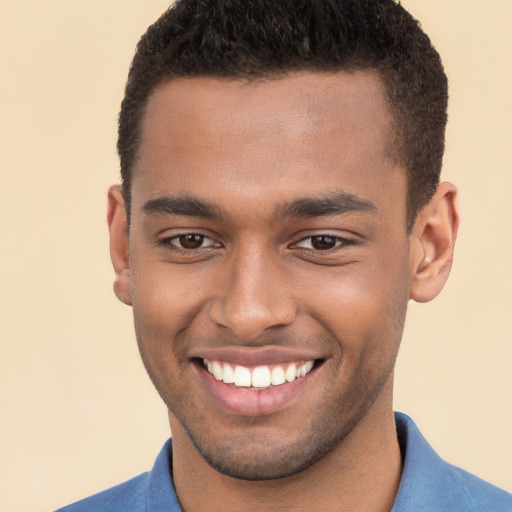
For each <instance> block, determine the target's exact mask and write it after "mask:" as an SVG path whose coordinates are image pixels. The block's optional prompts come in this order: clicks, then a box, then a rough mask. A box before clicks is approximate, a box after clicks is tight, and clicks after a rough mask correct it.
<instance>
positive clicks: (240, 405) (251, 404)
mask: <svg viewBox="0 0 512 512" xmlns="http://www.w3.org/2000/svg"><path fill="white" fill-rule="evenodd" d="M196 368H197V371H198V375H199V378H200V379H201V381H202V383H203V384H204V386H205V387H206V389H207V391H208V392H209V393H210V395H211V396H212V397H213V400H214V401H215V402H216V403H217V405H219V406H220V407H221V408H222V409H224V410H226V411H228V412H230V413H233V414H238V415H243V416H261V415H265V414H272V413H273V412H277V411H278V410H280V409H283V408H284V407H286V406H287V405H289V404H290V403H291V402H292V401H293V399H294V398H295V397H296V396H297V395H298V394H299V393H300V392H301V391H303V390H304V386H305V385H306V383H307V381H308V380H309V377H310V374H311V373H312V372H313V371H314V370H315V369H314V368H313V370H311V371H310V372H309V373H307V374H306V375H304V376H303V377H299V378H298V379H296V380H294V381H293V382H287V383H285V384H281V385H279V386H273V387H270V388H267V389H260V390H255V389H254V390H252V389H246V388H235V387H233V386H231V385H228V384H225V383H224V382H222V381H221V380H217V379H216V378H215V377H214V376H213V375H211V374H210V373H208V372H207V371H206V370H205V369H204V367H203V366H202V365H201V364H197V365H196Z"/></svg>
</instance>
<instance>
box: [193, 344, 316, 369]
mask: <svg viewBox="0 0 512 512" xmlns="http://www.w3.org/2000/svg"><path fill="white" fill-rule="evenodd" d="M192 358H200V359H208V360H210V361H223V362H226V363H232V364H235V365H240V366H259V365H268V364H280V363H291V362H298V361H312V360H316V359H322V357H319V355H318V353H316V354H313V353H312V352H311V351H308V350H300V349H291V348H283V347H276V346H268V347H217V348H204V349H198V350H195V351H194V353H193V354H192Z"/></svg>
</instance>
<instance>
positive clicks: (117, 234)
mask: <svg viewBox="0 0 512 512" xmlns="http://www.w3.org/2000/svg"><path fill="white" fill-rule="evenodd" d="M107 222H108V229H109V233H110V258H111V259H112V265H113V266H114V271H115V273H116V277H115V279H114V292H115V294H116V296H117V298H118V299H119V300H120V301H121V302H124V303H125V304H126V305H128V306H131V305H132V298H131V292H130V258H129V246H128V227H127V224H126V208H125V203H124V197H123V192H122V190H121V187H120V186H119V185H113V186H111V187H110V188H109V190H108V207H107Z"/></svg>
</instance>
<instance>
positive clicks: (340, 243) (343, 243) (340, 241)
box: [291, 232, 355, 252]
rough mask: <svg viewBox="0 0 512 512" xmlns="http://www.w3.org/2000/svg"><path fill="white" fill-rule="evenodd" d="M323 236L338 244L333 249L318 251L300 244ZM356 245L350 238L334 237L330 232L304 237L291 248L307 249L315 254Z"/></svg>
mask: <svg viewBox="0 0 512 512" xmlns="http://www.w3.org/2000/svg"><path fill="white" fill-rule="evenodd" d="M321 236H325V237H329V238H332V239H334V240H335V242H336V244H335V245H334V246H333V247H331V248H330V249H323V250H322V249H316V248H314V247H301V246H300V245H299V244H300V243H301V242H304V241H306V240H311V239H312V238H315V237H321ZM353 243H355V240H353V239H352V238H348V237H346V236H340V235H334V234H333V233H329V232H324V233H312V234H311V235H307V236H304V237H302V238H301V239H300V240H298V241H297V242H294V243H293V244H292V245H291V247H292V248H293V247H297V248H299V249H306V250H308V251H315V252H329V251H333V250H335V249H337V248H339V247H342V246H346V245H350V244H353Z"/></svg>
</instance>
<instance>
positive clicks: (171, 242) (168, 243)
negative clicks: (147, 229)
mask: <svg viewBox="0 0 512 512" xmlns="http://www.w3.org/2000/svg"><path fill="white" fill-rule="evenodd" d="M187 235H198V236H202V237H203V238H204V239H203V242H205V241H207V240H209V241H210V243H209V244H208V245H206V246H204V245H201V247H198V248H197V249H186V248H185V247H180V246H179V245H178V244H177V243H175V241H176V240H178V239H179V238H180V237H182V236H187ZM157 244H158V245H159V246H160V247H164V248H166V249H172V250H176V251H182V252H188V253H191V252H194V251H200V250H203V249H210V248H212V247H221V246H222V244H220V243H219V242H216V241H215V240H214V239H213V238H212V237H211V236H208V235H207V234H205V233H203V232H201V231H200V230H190V231H181V232H178V233H175V234H172V235H169V236H164V237H162V238H159V239H158V241H157Z"/></svg>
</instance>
